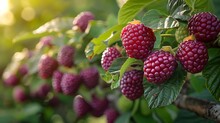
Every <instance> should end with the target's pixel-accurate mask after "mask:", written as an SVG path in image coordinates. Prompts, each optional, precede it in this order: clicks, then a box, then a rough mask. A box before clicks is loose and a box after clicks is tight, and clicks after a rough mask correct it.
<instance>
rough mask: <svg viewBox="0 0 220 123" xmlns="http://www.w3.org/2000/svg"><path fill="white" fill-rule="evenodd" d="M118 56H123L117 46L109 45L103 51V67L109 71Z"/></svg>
mask: <svg viewBox="0 0 220 123" xmlns="http://www.w3.org/2000/svg"><path fill="white" fill-rule="evenodd" d="M118 57H121V53H120V52H119V51H118V50H117V49H116V48H115V47H108V48H107V49H106V50H105V51H104V52H103V53H102V59H101V64H102V68H103V69H104V70H106V71H107V70H108V68H109V67H110V66H111V64H112V62H113V61H114V60H115V59H116V58H118Z"/></svg>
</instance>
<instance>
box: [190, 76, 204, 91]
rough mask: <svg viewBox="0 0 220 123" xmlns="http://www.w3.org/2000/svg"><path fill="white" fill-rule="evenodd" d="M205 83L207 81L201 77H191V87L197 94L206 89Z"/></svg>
mask: <svg viewBox="0 0 220 123" xmlns="http://www.w3.org/2000/svg"><path fill="white" fill-rule="evenodd" d="M205 83H206V79H205V78H204V77H203V76H201V75H194V74H193V75H191V77H190V85H191V86H192V88H193V89H194V90H195V91H196V92H201V91H203V90H204V89H205V88H206V86H205Z"/></svg>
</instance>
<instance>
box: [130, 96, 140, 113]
mask: <svg viewBox="0 0 220 123" xmlns="http://www.w3.org/2000/svg"><path fill="white" fill-rule="evenodd" d="M139 102H140V99H137V100H135V102H134V107H133V109H132V112H131V115H132V116H133V115H134V114H135V113H136V112H137V110H138V106H139Z"/></svg>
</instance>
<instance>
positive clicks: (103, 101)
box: [90, 95, 109, 117]
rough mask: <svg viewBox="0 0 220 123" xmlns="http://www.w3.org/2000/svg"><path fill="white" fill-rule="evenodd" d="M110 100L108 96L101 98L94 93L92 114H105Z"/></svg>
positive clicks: (98, 115)
mask: <svg viewBox="0 0 220 123" xmlns="http://www.w3.org/2000/svg"><path fill="white" fill-rule="evenodd" d="M108 104H109V101H108V99H107V98H106V97H104V98H99V97H97V96H96V95H92V101H91V103H90V105H91V107H92V112H91V113H92V115H93V116H95V117H100V116H102V115H103V113H104V111H105V110H106V109H107V107H108Z"/></svg>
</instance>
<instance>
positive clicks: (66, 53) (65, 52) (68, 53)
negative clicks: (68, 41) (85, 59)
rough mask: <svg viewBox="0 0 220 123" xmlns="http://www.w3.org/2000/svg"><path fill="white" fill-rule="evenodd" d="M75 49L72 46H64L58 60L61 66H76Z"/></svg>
mask: <svg viewBox="0 0 220 123" xmlns="http://www.w3.org/2000/svg"><path fill="white" fill-rule="evenodd" d="M74 51H75V50H74V48H73V47H72V46H68V45H66V46H63V47H62V48H61V49H60V51H59V53H58V57H57V60H58V62H59V64H61V65H63V66H66V67H72V66H73V64H74V61H73V58H74Z"/></svg>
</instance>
